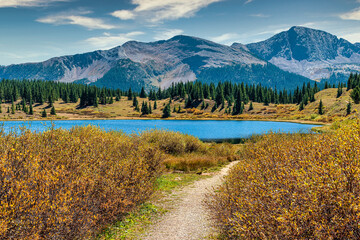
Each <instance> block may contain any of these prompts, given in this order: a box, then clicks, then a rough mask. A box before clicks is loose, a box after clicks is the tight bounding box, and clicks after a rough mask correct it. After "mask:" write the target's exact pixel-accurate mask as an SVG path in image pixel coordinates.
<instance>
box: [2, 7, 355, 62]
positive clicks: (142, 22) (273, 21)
mask: <svg viewBox="0 0 360 240" xmlns="http://www.w3.org/2000/svg"><path fill="white" fill-rule="evenodd" d="M295 25H301V26H306V27H311V28H316V29H321V30H325V31H328V32H330V33H332V34H335V35H337V36H339V37H343V38H345V39H347V40H349V41H350V42H360V0H302V1H297V0H0V30H1V35H0V65H9V64H16V63H23V62H36V61H43V60H46V59H49V58H51V57H55V56H61V55H68V54H76V53H83V52H88V51H93V50H98V49H109V48H111V47H115V46H117V45H121V44H123V43H125V42H126V41H129V40H137V41H144V42H151V41H156V40H160V39H168V38H171V37H172V36H174V35H178V34H185V35H191V36H197V37H202V38H206V39H210V40H213V41H215V42H218V43H222V44H231V43H233V42H240V43H250V42H257V41H261V40H265V39H267V38H269V37H271V36H273V35H274V34H276V33H278V32H281V31H284V30H287V29H289V28H290V27H291V26H295Z"/></svg>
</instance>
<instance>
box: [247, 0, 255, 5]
mask: <svg viewBox="0 0 360 240" xmlns="http://www.w3.org/2000/svg"><path fill="white" fill-rule="evenodd" d="M253 1H254V0H246V2H245V4H249V3H252V2H253Z"/></svg>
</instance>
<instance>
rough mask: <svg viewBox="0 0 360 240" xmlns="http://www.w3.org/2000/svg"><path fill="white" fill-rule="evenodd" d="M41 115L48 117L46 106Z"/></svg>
mask: <svg viewBox="0 0 360 240" xmlns="http://www.w3.org/2000/svg"><path fill="white" fill-rule="evenodd" d="M41 117H43V118H46V117H47V113H46V110H45V108H44V110H43V111H42V112H41Z"/></svg>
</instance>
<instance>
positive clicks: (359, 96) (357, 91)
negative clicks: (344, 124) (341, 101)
mask: <svg viewBox="0 0 360 240" xmlns="http://www.w3.org/2000/svg"><path fill="white" fill-rule="evenodd" d="M350 96H351V98H352V100H353V101H354V102H355V104H359V103H360V88H359V86H357V87H356V88H354V89H353V90H352V92H351V94H350Z"/></svg>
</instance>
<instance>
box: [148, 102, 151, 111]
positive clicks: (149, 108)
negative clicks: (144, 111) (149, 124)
mask: <svg viewBox="0 0 360 240" xmlns="http://www.w3.org/2000/svg"><path fill="white" fill-rule="evenodd" d="M148 110H149V114H152V109H151V103H150V102H149V107H148Z"/></svg>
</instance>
